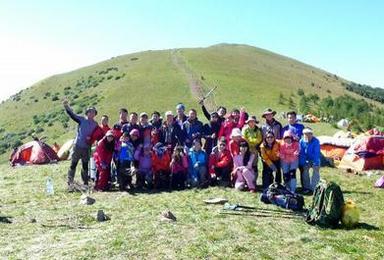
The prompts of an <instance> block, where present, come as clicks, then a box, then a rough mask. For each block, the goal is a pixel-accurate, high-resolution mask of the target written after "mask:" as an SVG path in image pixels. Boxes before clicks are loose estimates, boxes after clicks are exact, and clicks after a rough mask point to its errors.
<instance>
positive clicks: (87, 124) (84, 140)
mask: <svg viewBox="0 0 384 260" xmlns="http://www.w3.org/2000/svg"><path fill="white" fill-rule="evenodd" d="M65 111H66V112H67V114H68V115H69V117H70V118H72V120H73V121H75V122H76V123H77V124H78V126H77V133H76V138H75V141H74V145H75V147H79V148H89V147H90V144H91V139H92V133H93V131H94V130H95V129H96V127H97V126H98V125H97V123H96V121H95V120H89V119H86V118H85V117H83V116H79V115H77V114H75V113H74V112H73V111H72V109H71V108H70V107H65Z"/></svg>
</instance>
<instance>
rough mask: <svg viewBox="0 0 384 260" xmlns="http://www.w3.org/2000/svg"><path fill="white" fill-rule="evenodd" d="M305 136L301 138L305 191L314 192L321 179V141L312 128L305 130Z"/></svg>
mask: <svg viewBox="0 0 384 260" xmlns="http://www.w3.org/2000/svg"><path fill="white" fill-rule="evenodd" d="M303 134H304V135H303V137H302V138H301V139H300V155H299V165H300V167H302V169H303V172H302V176H301V178H302V181H303V182H302V183H303V193H304V194H310V193H313V191H314V189H315V187H316V185H317V184H318V182H319V181H320V142H319V140H318V139H317V138H316V137H314V136H313V131H312V129H311V128H309V127H306V128H304V130H303ZM311 168H312V177H311V178H310V177H309V170H310V169H311Z"/></svg>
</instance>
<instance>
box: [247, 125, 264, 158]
mask: <svg viewBox="0 0 384 260" xmlns="http://www.w3.org/2000/svg"><path fill="white" fill-rule="evenodd" d="M242 135H243V139H244V140H245V141H247V143H248V144H249V151H250V152H251V153H255V154H256V153H257V151H258V149H259V146H260V144H261V143H262V141H263V134H262V132H261V129H260V128H259V127H257V126H255V128H250V127H249V126H248V125H247V126H245V127H244V128H243V130H242Z"/></svg>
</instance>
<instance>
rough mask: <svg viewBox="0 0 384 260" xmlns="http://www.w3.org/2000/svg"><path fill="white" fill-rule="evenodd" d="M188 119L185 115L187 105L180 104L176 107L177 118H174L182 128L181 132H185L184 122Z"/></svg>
mask: <svg viewBox="0 0 384 260" xmlns="http://www.w3.org/2000/svg"><path fill="white" fill-rule="evenodd" d="M187 119H188V117H187V116H186V115H185V105H184V104H183V103H179V104H177V105H176V116H175V118H174V120H175V122H176V123H177V124H178V125H179V126H180V129H181V130H184V128H183V127H184V125H183V124H184V122H185V121H187Z"/></svg>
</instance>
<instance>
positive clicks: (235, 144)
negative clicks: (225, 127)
mask: <svg viewBox="0 0 384 260" xmlns="http://www.w3.org/2000/svg"><path fill="white" fill-rule="evenodd" d="M242 141H244V139H243V138H242V135H241V130H240V129H239V128H233V129H232V133H231V141H230V142H229V152H230V153H231V156H232V158H233V157H235V156H236V155H238V154H239V153H240V143H241V142H242Z"/></svg>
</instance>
